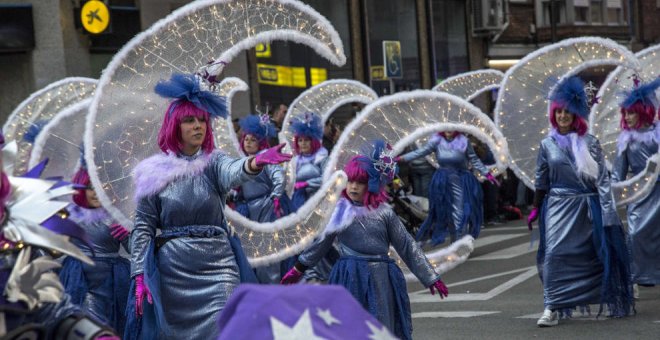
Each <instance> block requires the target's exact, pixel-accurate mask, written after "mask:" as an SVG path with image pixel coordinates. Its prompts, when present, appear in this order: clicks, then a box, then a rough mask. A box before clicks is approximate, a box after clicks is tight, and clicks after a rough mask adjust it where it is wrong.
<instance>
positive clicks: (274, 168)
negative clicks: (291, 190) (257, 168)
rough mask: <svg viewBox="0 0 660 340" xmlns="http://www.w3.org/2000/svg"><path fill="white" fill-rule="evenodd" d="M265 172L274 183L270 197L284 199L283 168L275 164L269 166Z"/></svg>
mask: <svg viewBox="0 0 660 340" xmlns="http://www.w3.org/2000/svg"><path fill="white" fill-rule="evenodd" d="M264 171H266V173H267V174H268V177H269V178H270V181H271V183H273V192H271V194H270V197H271V198H275V197H278V198H279V197H282V195H284V171H283V169H282V167H281V166H279V165H275V164H272V165H267V166H266V167H265V168H264Z"/></svg>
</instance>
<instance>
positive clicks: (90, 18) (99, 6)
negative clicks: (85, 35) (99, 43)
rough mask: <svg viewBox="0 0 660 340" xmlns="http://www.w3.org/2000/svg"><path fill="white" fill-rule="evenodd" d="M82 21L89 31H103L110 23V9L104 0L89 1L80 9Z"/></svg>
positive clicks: (97, 32)
mask: <svg viewBox="0 0 660 340" xmlns="http://www.w3.org/2000/svg"><path fill="white" fill-rule="evenodd" d="M80 21H81V22H82V26H83V27H84V28H85V30H86V31H87V32H89V33H92V34H99V33H103V31H105V29H106V28H108V24H110V11H109V10H108V7H107V6H106V5H105V3H103V1H98V0H91V1H87V2H86V3H85V4H84V5H83V7H82V9H81V10H80Z"/></svg>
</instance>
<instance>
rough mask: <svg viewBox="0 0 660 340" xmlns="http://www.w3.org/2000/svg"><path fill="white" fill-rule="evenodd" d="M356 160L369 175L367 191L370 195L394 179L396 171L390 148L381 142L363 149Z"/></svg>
mask: <svg viewBox="0 0 660 340" xmlns="http://www.w3.org/2000/svg"><path fill="white" fill-rule="evenodd" d="M357 160H358V162H360V167H361V168H362V169H363V170H365V171H366V172H367V174H368V175H369V183H368V184H367V190H369V192H371V193H378V192H380V190H381V189H382V188H383V187H384V186H385V185H387V184H388V183H390V182H391V181H392V180H393V179H394V177H395V176H396V174H397V171H398V167H397V165H396V161H395V160H394V157H393V156H392V147H391V146H390V145H389V144H387V143H385V141H383V140H377V141H375V142H374V143H373V145H371V146H369V147H366V148H363V150H362V152H361V155H360V156H359V157H358V158H357Z"/></svg>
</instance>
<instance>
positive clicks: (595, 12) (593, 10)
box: [589, 0, 604, 24]
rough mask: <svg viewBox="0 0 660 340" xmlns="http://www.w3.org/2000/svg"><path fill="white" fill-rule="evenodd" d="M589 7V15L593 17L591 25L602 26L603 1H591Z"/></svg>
mask: <svg viewBox="0 0 660 340" xmlns="http://www.w3.org/2000/svg"><path fill="white" fill-rule="evenodd" d="M590 5H591V6H589V7H590V8H589V14H590V16H591V24H602V23H603V22H604V21H603V1H602V0H591V4H590Z"/></svg>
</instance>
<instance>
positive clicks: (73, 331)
mask: <svg viewBox="0 0 660 340" xmlns="http://www.w3.org/2000/svg"><path fill="white" fill-rule="evenodd" d="M0 139H2V142H4V138H2V137H1V136H0ZM14 146H15V145H14ZM15 151H16V150H15V149H14V152H15ZM2 163H3V162H2V160H1V159H0V169H3V166H2ZM53 183H54V182H51V181H44V180H40V179H37V178H17V177H11V179H10V177H8V176H7V175H6V174H5V172H4V171H1V172H0V259H2V261H0V262H1V263H0V293H1V294H0V324H1V325H2V327H1V328H0V338H2V339H65V340H68V339H97V340H101V339H105V340H110V339H114V340H118V339H119V338H118V337H116V336H114V334H115V333H114V332H113V331H112V330H111V329H110V328H108V327H107V326H106V325H103V324H101V323H99V322H98V321H97V320H96V318H95V317H94V316H92V315H89V314H88V313H87V312H85V311H81V310H80V309H79V308H78V307H77V306H76V305H75V304H73V303H72V302H71V298H70V297H69V296H68V295H67V294H66V293H65V292H64V291H63V287H62V285H61V283H60V282H59V279H58V277H57V274H55V273H54V272H52V270H53V269H56V268H58V267H59V263H57V262H56V261H54V260H53V258H52V257H51V256H50V254H66V255H68V256H70V257H75V258H76V259H78V260H80V261H83V262H85V264H88V265H91V264H92V261H91V259H90V258H89V257H87V256H85V254H83V253H82V252H81V251H80V250H79V249H78V248H77V247H76V246H75V245H73V244H72V243H70V242H69V239H70V237H77V238H80V239H86V235H85V232H84V230H82V229H81V228H80V227H78V226H77V225H75V224H74V223H72V222H70V221H69V220H68V219H65V218H62V216H60V215H59V214H57V215H56V213H57V212H58V211H59V210H60V209H61V208H63V207H64V206H66V202H60V201H54V200H51V198H54V197H58V196H60V195H62V194H63V193H66V192H67V191H68V190H66V191H61V189H63V188H59V189H58V191H59V193H56V192H55V191H54V190H51V187H52V186H53Z"/></svg>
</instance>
